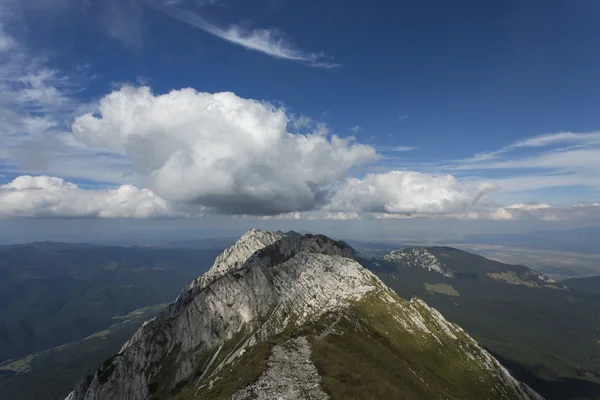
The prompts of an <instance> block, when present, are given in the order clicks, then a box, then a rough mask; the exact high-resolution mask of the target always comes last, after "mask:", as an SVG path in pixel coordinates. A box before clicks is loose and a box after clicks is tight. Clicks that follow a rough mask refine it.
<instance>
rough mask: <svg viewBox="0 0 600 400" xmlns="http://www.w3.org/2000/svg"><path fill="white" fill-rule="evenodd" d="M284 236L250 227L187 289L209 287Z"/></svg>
mask: <svg viewBox="0 0 600 400" xmlns="http://www.w3.org/2000/svg"><path fill="white" fill-rule="evenodd" d="M282 237H284V235H283V234H281V233H279V232H269V231H261V230H259V229H250V230H249V231H248V232H246V233H245V234H244V235H243V236H242V237H241V238H240V239H239V240H238V241H237V242H235V244H234V245H233V246H231V247H229V248H228V249H226V250H225V251H223V253H221V254H220V255H219V256H218V257H217V258H216V259H215V262H214V264H213V265H212V267H211V268H210V269H209V270H208V272H207V273H205V274H204V275H202V276H201V277H199V278H198V279H194V281H192V282H191V283H190V284H189V285H188V286H187V288H186V289H187V290H190V289H193V288H194V287H197V286H199V287H200V288H201V289H203V288H205V287H207V286H208V285H209V284H210V283H212V282H213V281H215V280H216V279H218V278H220V277H222V276H223V275H225V274H226V273H228V272H229V271H231V270H235V269H237V268H241V266H242V264H243V263H244V261H246V260H247V259H248V258H249V257H250V256H251V255H252V254H254V253H255V252H256V251H257V250H260V249H262V248H263V247H266V246H268V245H270V244H272V243H274V242H276V241H278V240H279V239H281V238H282Z"/></svg>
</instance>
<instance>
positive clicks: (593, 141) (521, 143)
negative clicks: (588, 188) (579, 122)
mask: <svg viewBox="0 0 600 400" xmlns="http://www.w3.org/2000/svg"><path fill="white" fill-rule="evenodd" d="M598 144H600V132H588V133H574V132H558V133H547V134H543V135H537V136H532V137H529V138H525V139H522V140H518V141H516V142H514V143H511V144H509V145H507V146H504V147H501V148H500V149H498V150H496V151H490V152H482V153H477V154H475V155H474V156H473V157H470V158H467V159H464V160H461V162H465V163H478V162H484V161H490V160H494V159H498V158H499V157H500V156H502V155H504V154H506V153H510V152H512V151H515V150H518V149H524V148H550V147H552V146H557V145H563V146H564V145H568V147H567V148H559V149H554V150H552V151H563V150H571V149H573V148H585V147H589V146H594V145H598Z"/></svg>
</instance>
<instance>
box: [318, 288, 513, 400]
mask: <svg viewBox="0 0 600 400" xmlns="http://www.w3.org/2000/svg"><path fill="white" fill-rule="evenodd" d="M397 301H398V303H399V304H397V303H387V302H386V301H384V300H382V299H381V298H380V297H379V295H377V294H375V295H373V294H370V295H367V296H366V298H365V299H364V300H361V301H360V302H357V303H356V305H355V307H353V308H352V309H351V310H349V311H348V312H345V315H344V316H343V317H342V318H340V319H339V320H338V322H337V323H336V324H335V327H334V329H333V330H330V331H332V332H334V333H333V334H328V335H326V336H324V337H323V338H322V339H319V338H318V336H313V337H311V338H309V339H310V344H311V346H312V358H313V362H314V363H315V365H316V367H317V369H318V371H319V374H320V375H321V376H322V377H323V381H322V384H323V388H324V389H325V390H326V391H327V393H328V394H329V395H330V396H331V398H332V399H334V400H336V399H340V400H341V399H344V400H347V399H423V400H427V399H440V398H444V399H449V400H452V399H461V400H466V399H483V398H488V399H494V398H505V399H510V398H511V397H510V396H504V397H501V396H499V394H498V393H497V392H495V390H496V389H495V388H496V387H497V386H498V383H499V382H498V381H496V380H494V379H493V378H492V377H491V375H490V372H489V370H487V369H484V368H483V367H482V364H481V363H479V362H473V361H474V360H471V359H469V358H467V354H468V353H470V354H477V352H478V349H477V348H476V347H475V346H474V344H473V343H472V342H470V341H469V340H468V339H467V338H466V336H465V335H464V333H459V334H457V336H458V339H451V338H450V337H449V336H445V335H443V333H442V332H440V331H439V329H438V328H437V325H436V323H435V322H434V320H433V318H434V316H433V315H431V313H430V312H429V310H427V309H426V308H424V307H422V306H420V305H414V304H413V305H412V307H414V308H416V309H417V310H418V312H419V314H421V317H422V318H423V322H424V324H425V326H427V328H428V329H430V330H431V331H432V332H433V333H434V334H436V335H437V336H438V338H439V340H440V341H439V342H438V341H437V340H436V339H435V338H434V337H433V336H429V335H428V334H426V333H424V332H423V333H420V332H409V331H408V330H407V329H406V328H404V327H403V326H402V324H401V323H400V322H398V320H397V318H400V319H402V318H409V317H408V315H407V314H405V313H406V312H407V311H406V310H407V308H408V307H409V305H408V303H407V302H406V301H404V300H401V299H399V298H398V299H397ZM413 316H414V314H413Z"/></svg>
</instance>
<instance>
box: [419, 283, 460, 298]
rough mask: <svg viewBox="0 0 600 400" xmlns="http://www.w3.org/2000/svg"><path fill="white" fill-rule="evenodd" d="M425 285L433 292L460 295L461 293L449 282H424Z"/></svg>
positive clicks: (426, 288)
mask: <svg viewBox="0 0 600 400" xmlns="http://www.w3.org/2000/svg"><path fill="white" fill-rule="evenodd" d="M423 285H425V290H427V291H428V292H430V293H431V292H433V293H440V294H445V295H448V296H460V293H458V291H457V290H456V289H454V287H453V286H452V285H449V284H447V283H433V284H432V283H427V282H425V283H423Z"/></svg>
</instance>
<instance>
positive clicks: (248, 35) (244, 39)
mask: <svg viewBox="0 0 600 400" xmlns="http://www.w3.org/2000/svg"><path fill="white" fill-rule="evenodd" d="M151 4H152V5H153V6H154V7H156V8H157V9H158V10H160V11H162V12H164V13H165V14H166V15H168V16H170V17H172V18H175V19H177V20H179V21H182V22H184V23H186V24H188V25H191V26H194V27H196V28H200V29H202V30H203V31H205V32H208V33H210V34H211V35H214V36H216V37H218V38H220V39H223V40H226V41H228V42H230V43H233V44H236V45H238V46H241V47H244V48H246V49H248V50H253V51H258V52H260V53H263V54H266V55H269V56H271V57H274V58H280V59H284V60H290V61H296V62H300V63H303V64H306V65H309V66H312V67H320V68H335V67H339V66H340V64H336V63H333V62H331V57H328V56H326V55H325V54H323V53H307V52H304V51H302V50H299V49H297V48H296V47H295V46H294V45H293V44H292V43H290V41H289V40H287V39H286V38H285V36H284V35H283V34H282V33H281V32H279V31H278V30H275V29H262V28H258V29H251V30H246V29H244V28H242V27H241V26H238V25H231V26H229V28H226V29H224V28H221V27H218V26H216V25H214V24H212V23H210V22H208V21H207V20H205V19H204V18H202V17H201V16H200V15H198V14H195V13H193V12H191V11H187V10H183V9H181V8H178V7H175V6H172V5H168V4H165V3H161V2H157V1H153V2H151Z"/></svg>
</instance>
